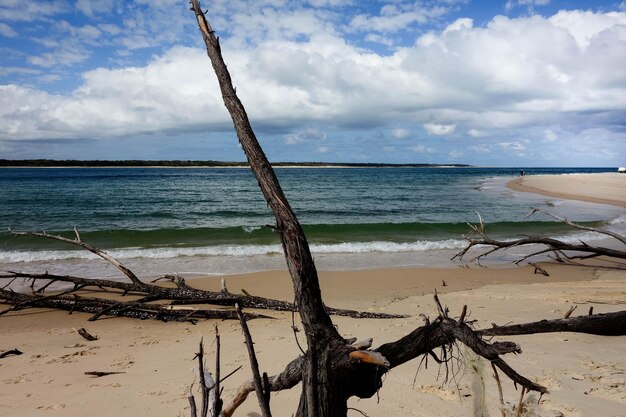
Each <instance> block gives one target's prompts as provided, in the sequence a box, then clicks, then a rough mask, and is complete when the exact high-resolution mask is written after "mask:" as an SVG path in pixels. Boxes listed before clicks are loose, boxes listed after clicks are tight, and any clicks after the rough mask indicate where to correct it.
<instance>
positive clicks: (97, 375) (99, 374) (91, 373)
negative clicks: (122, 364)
mask: <svg viewBox="0 0 626 417" xmlns="http://www.w3.org/2000/svg"><path fill="white" fill-rule="evenodd" d="M125 373H126V372H108V371H88V372H85V375H89V376H92V377H94V378H101V377H103V376H107V375H115V374H125Z"/></svg>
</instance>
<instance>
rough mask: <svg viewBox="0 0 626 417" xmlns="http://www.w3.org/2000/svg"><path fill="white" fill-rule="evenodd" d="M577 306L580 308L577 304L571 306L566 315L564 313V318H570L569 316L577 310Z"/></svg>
mask: <svg viewBox="0 0 626 417" xmlns="http://www.w3.org/2000/svg"><path fill="white" fill-rule="evenodd" d="M576 308H578V306H575V305H574V306H571V307H570V308H569V310H567V311H566V312H565V315H563V318H564V319H568V318H569V316H571V315H572V313H573V312H574V310H576Z"/></svg>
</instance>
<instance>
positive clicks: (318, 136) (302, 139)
mask: <svg viewBox="0 0 626 417" xmlns="http://www.w3.org/2000/svg"><path fill="white" fill-rule="evenodd" d="M324 140H326V134H325V133H323V132H320V131H319V130H317V129H305V130H302V131H298V132H293V133H290V134H288V135H287V136H286V138H285V143H286V144H287V145H296V144H299V143H307V142H314V143H315V142H321V141H324ZM322 148H323V147H322ZM322 148H319V149H322Z"/></svg>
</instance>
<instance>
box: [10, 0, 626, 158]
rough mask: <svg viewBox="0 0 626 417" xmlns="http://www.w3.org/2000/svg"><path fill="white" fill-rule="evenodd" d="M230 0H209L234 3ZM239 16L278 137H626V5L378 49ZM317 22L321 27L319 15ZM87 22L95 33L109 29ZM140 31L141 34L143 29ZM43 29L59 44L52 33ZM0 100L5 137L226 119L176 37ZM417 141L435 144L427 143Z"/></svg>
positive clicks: (503, 140)
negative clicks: (141, 54)
mask: <svg viewBox="0 0 626 417" xmlns="http://www.w3.org/2000/svg"><path fill="white" fill-rule="evenodd" d="M329 1H330V0H329ZM231 4H234V3H232V2H226V3H219V4H216V5H215V6H212V7H235V6H233V5H231ZM237 4H239V3H237ZM337 6H340V5H339V3H337ZM255 7H256V6H255ZM93 13H95V11H93ZM403 13H409V11H407V10H402V9H393V8H389V9H387V10H386V11H385V13H383V14H381V16H382V15H384V16H387V17H391V18H396V17H397V16H400V15H402V14H403ZM282 17H285V19H282ZM366 18H368V19H369V17H367V16H366ZM238 19H241V20H240V21H238V22H239V23H241V24H242V25H243V23H245V25H243V26H241V27H243V28H246V27H250V25H252V26H254V24H257V23H258V24H259V25H260V27H261V28H262V29H259V30H261V31H262V35H263V36H261V37H260V38H258V39H257V40H256V41H255V43H254V44H251V43H250V42H248V41H247V40H246V39H244V38H243V37H242V36H243V35H241V36H239V35H237V34H235V33H231V34H230V35H231V36H225V37H224V40H223V42H222V43H223V50H224V53H225V58H226V60H227V62H228V65H229V69H230V70H231V73H232V76H233V80H234V83H235V85H236V87H237V91H238V94H239V95H240V97H241V98H242V100H243V102H244V103H245V105H246V108H247V109H248V113H249V115H250V118H251V120H252V122H253V125H254V126H255V128H258V129H259V130H260V131H261V132H270V133H273V134H280V135H282V138H283V140H284V141H287V143H290V142H291V143H294V144H295V143H301V142H302V141H306V140H310V143H315V139H314V137H313V136H314V135H313V136H311V135H312V132H313V131H307V130H306V129H304V128H303V126H316V128H317V129H318V133H319V132H326V131H328V130H327V129H331V128H332V129H339V130H342V129H343V130H344V131H352V130H354V129H361V130H362V131H374V130H376V129H378V130H379V132H381V136H382V137H386V138H387V139H388V140H389V135H391V137H393V138H403V137H408V136H409V134H410V132H421V131H422V128H423V129H424V131H425V132H426V133H427V134H429V135H434V136H446V135H448V136H458V135H454V134H455V132H467V135H469V136H470V137H472V138H476V141H473V145H476V146H475V148H473V149H470V151H472V152H476V153H481V152H482V153H484V154H486V153H487V152H488V151H490V150H491V149H492V148H491V147H490V145H493V147H494V149H495V150H498V149H499V150H507V151H510V152H511V153H514V154H516V155H518V154H519V155H521V154H524V153H525V152H526V153H528V149H527V147H529V146H530V145H528V144H524V143H523V142H522V141H520V140H519V139H517V138H519V137H524V136H522V135H520V134H519V132H520V130H521V129H524V130H527V129H528V128H529V127H532V128H534V129H533V130H532V132H534V133H533V134H534V136H532V138H533V140H535V143H539V142H546V139H547V140H548V141H549V140H550V137H551V136H550V135H549V134H547V133H546V132H547V130H549V129H553V127H554V126H567V127H568V132H567V137H568V141H570V143H574V141H575V140H577V139H576V138H582V137H587V136H586V135H587V134H586V133H583V132H587V131H589V129H591V128H594V129H597V130H601V131H604V132H607V137H610V138H613V139H610V140H611V141H612V142H610V143H613V145H610V146H609V148H610V149H614V150H616V152H617V153H619V152H618V150H619V146H620V142H619V141H620V138H622V145H621V146H622V148H621V149H622V150H623V131H624V129H625V127H624V120H626V111H625V110H624V109H626V70H625V69H624V65H623V57H624V56H626V42H625V41H624V39H626V13H619V12H611V13H600V12H590V11H586V12H579V11H561V12H559V13H557V14H556V15H554V16H551V17H542V16H536V15H532V16H527V17H520V18H508V17H505V16H497V17H495V18H494V19H493V20H491V21H490V22H488V23H487V24H486V25H484V26H475V25H474V24H473V23H472V22H471V20H469V19H459V20H456V21H455V22H453V23H452V24H450V25H449V26H448V27H446V28H444V29H443V30H440V31H436V32H435V31H432V32H429V33H426V34H423V35H421V36H420V37H419V38H418V39H416V40H415V42H414V43H413V44H412V45H410V46H406V47H402V48H398V49H396V50H395V51H393V52H392V53H390V54H386V55H385V54H379V53H376V52H373V51H371V50H367V49H363V48H362V47H359V46H356V45H354V44H353V43H349V42H347V41H346V40H345V39H343V38H342V37H341V36H340V35H339V34H338V33H337V31H336V27H334V26H333V24H331V23H329V21H328V20H324V16H323V15H322V14H320V12H318V11H309V12H306V13H305V12H304V11H302V10H292V11H289V12H288V13H287V14H286V15H285V14H280V13H274V12H272V11H271V10H269V11H266V12H264V13H261V14H260V15H258V14H249V15H246V14H242V15H239V17H238ZM276 22H281V23H280V25H279V28H277V29H276V32H271V30H270V29H269V28H268V27H269V26H271V25H272V24H274V23H276ZM319 22H326V26H324V25H322V26H316V25H317V24H318V23H319ZM128 24H130V23H128ZM139 26H140V27H143V26H141V25H139ZM92 27H93V28H95V29H97V30H98V31H100V32H101V33H112V31H114V30H115V27H111V28H108V29H107V28H106V27H105V26H104V25H100V26H98V25H92ZM116 27H117V26H116ZM326 27H332V28H334V30H329V31H326V30H325V29H326ZM81 28H82V29H84V30H88V31H91V33H92V34H93V36H94V38H95V39H99V37H98V36H102V35H98V32H96V31H95V30H92V29H91V28H86V29H85V26H79V27H78V28H74V29H70V30H80V29H81ZM233 30H235V29H233ZM236 30H243V29H236ZM124 33H126V32H124ZM259 33H261V32H259ZM137 34H138V36H139V35H141V37H140V39H146V41H147V42H148V41H150V36H151V34H152V32H151V31H149V30H143V29H142V30H141V31H138V32H137ZM170 35H171V33H170ZM170 35H168V36H170ZM128 39H130V38H128ZM133 39H134V38H133ZM45 42H49V45H50V47H56V48H58V49H59V50H60V51H63V44H62V43H60V42H61V41H60V40H55V39H53V40H50V39H48V40H45ZM54 42H57V44H56V46H54ZM133 42H134V40H133ZM131 43H132V42H131ZM65 49H66V51H67V54H66V55H65V56H64V55H59V56H58V57H56V58H55V57H54V56H52V55H46V54H42V55H38V56H34V57H31V58H30V59H31V62H33V63H36V64H37V65H40V66H46V65H53V64H54V65H60V64H63V63H71V62H81V59H84V55H81V53H83V52H84V51H81V50H80V49H77V50H72V49H69V48H65ZM55 59H57V60H58V61H57V62H55V61H54V60H55ZM0 103H1V104H2V105H1V107H0V139H5V140H6V139H11V140H19V139H44V138H79V137H90V138H106V137H111V136H126V135H134V134H139V135H140V134H144V133H150V132H173V133H177V132H191V131H207V130H210V131H220V130H226V129H230V128H231V127H232V126H231V123H230V121H229V118H228V115H227V114H226V112H225V110H224V109H223V104H222V99H221V97H220V94H219V91H218V88H217V84H216V83H215V81H214V75H213V74H212V73H211V70H210V65H209V64H208V61H207V57H206V53H205V52H204V51H203V50H202V49H199V48H189V47H180V46H177V47H172V48H170V49H168V50H167V51H165V52H163V53H159V54H156V55H155V56H154V57H153V58H152V59H151V60H150V61H149V62H148V63H147V64H143V65H138V66H120V67H118V68H116V69H108V68H100V69H96V70H92V71H88V72H86V73H85V74H83V79H82V82H81V83H80V86H79V87H78V88H77V89H76V90H75V91H73V92H71V93H70V94H64V95H55V94H51V93H47V92H45V91H43V90H38V89H36V88H31V87H25V86H18V85H11V84H9V85H4V86H2V87H1V88H0ZM394 126H403V127H402V128H394ZM557 131H558V132H559V134H560V133H561V132H560V131H559V130H552V132H553V133H554V134H555V135H556V132H557ZM487 132H488V134H487ZM414 135H417V133H414ZM493 138H498V139H497V142H496V140H495V139H493ZM318 139H319V137H318ZM450 140H453V139H450ZM488 140H491V143H490V144H488V143H482V142H483V141H488ZM581 140H582V139H581ZM591 140H592V141H593V140H599V139H591ZM608 140H609V139H607V141H608ZM299 141H300V142H299ZM327 141H328V142H329V143H330V142H331V140H330V139H327ZM478 142H480V143H478ZM547 143H549V142H547ZM317 145H319V143H317ZM324 146H329V145H328V144H324ZM611 146H612V147H611ZM311 149H314V148H311ZM317 149H320V148H319V147H318V148H317ZM378 149H382V146H381V147H379V148H378ZM412 150H413V151H414V152H420V153H428V152H434V149H433V148H431V147H429V146H426V145H421V146H416V147H415V148H413V149H412ZM448 151H449V150H448ZM468 152H469V151H468ZM493 153H494V154H495V153H496V152H495V151H494V152H493ZM622 153H623V152H622ZM442 154H443V155H445V154H446V153H442Z"/></svg>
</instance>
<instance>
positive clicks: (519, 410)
mask: <svg viewBox="0 0 626 417" xmlns="http://www.w3.org/2000/svg"><path fill="white" fill-rule="evenodd" d="M524 394H526V387H522V392H520V396H519V402H518V403H517V413H516V414H515V417H520V416H521V415H522V408H523V406H524Z"/></svg>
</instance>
